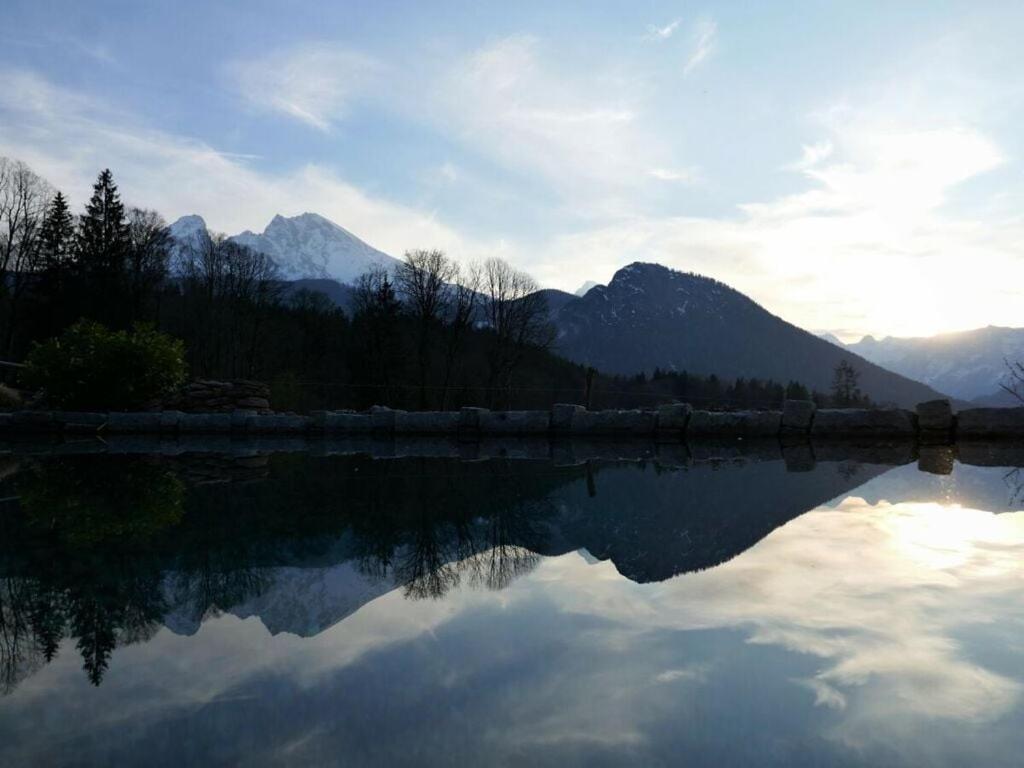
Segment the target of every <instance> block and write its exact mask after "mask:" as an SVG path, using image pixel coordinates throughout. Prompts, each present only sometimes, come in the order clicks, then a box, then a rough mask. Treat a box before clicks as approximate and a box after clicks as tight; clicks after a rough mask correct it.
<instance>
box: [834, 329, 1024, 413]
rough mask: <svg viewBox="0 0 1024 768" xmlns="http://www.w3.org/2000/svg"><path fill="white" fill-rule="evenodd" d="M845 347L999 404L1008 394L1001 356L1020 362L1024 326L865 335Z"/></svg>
mask: <svg viewBox="0 0 1024 768" xmlns="http://www.w3.org/2000/svg"><path fill="white" fill-rule="evenodd" d="M847 348H848V349H850V350H851V351H853V352H856V353H857V354H858V355H860V356H861V357H864V358H866V359H867V360H870V361H871V362H873V363H877V364H878V365H881V366H884V367H886V368H888V369H889V370H891V371H896V372H897V373H901V374H903V375H904V376H909V377H910V378H913V379H917V380H919V381H923V382H925V383H926V384H929V385H931V386H933V387H935V388H936V389H940V390H942V391H943V392H948V393H949V394H951V395H953V396H955V397H959V398H962V399H964V400H976V399H982V400H984V401H985V402H986V403H994V404H999V403H1002V402H1003V401H1004V400H1005V399H1006V398H1007V397H1008V396H1006V395H1004V394H1002V391H1001V390H1000V388H999V385H1000V384H1001V383H1002V382H1003V380H1004V379H1005V378H1006V363H1005V361H1006V360H1013V361H1018V360H1019V361H1024V328H1000V327H996V326H994V325H990V326H988V327H987V328H977V329H975V330H973V331H961V332H959V333H943V334H939V335H938V336H929V337H923V338H922V337H918V338H893V337H891V336H888V337H886V338H884V339H875V338H873V337H871V336H865V337H864V338H863V339H861V340H860V341H858V342H857V343H855V344H850V345H848V347H847ZM1006 404H1008V403H1006Z"/></svg>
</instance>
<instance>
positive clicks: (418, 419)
mask: <svg viewBox="0 0 1024 768" xmlns="http://www.w3.org/2000/svg"><path fill="white" fill-rule="evenodd" d="M460 419H461V415H460V414H459V412H458V411H396V412H395V432H397V433H401V434H418V435H441V434H455V433H456V432H458V430H459V420H460Z"/></svg>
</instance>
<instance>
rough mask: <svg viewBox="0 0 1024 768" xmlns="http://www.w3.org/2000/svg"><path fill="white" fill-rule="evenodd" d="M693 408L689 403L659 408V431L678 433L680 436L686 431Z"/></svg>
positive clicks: (660, 406)
mask: <svg viewBox="0 0 1024 768" xmlns="http://www.w3.org/2000/svg"><path fill="white" fill-rule="evenodd" d="M692 412H693V406H691V405H690V404H689V403H668V404H666V405H659V406H658V431H659V432H667V431H671V432H678V433H680V435H681V434H682V432H683V431H684V430H685V429H686V423H687V422H688V421H689V420H690V414H691V413H692Z"/></svg>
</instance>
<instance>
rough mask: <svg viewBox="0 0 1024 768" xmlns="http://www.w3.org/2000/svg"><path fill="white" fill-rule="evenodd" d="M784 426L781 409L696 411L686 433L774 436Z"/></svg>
mask: <svg viewBox="0 0 1024 768" xmlns="http://www.w3.org/2000/svg"><path fill="white" fill-rule="evenodd" d="M781 428H782V414H781V413H780V412H779V411H694V412H693V413H692V414H690V421H689V425H688V426H687V428H686V434H687V435H688V436H689V435H693V436H701V435H721V436H736V437H773V436H775V435H778V434H779V430H780V429H781Z"/></svg>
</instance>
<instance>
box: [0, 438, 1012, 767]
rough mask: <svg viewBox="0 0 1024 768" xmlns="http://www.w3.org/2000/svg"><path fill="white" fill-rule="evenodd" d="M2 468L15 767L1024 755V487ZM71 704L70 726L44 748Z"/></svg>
mask: <svg viewBox="0 0 1024 768" xmlns="http://www.w3.org/2000/svg"><path fill="white" fill-rule="evenodd" d="M8 470H9V471H7V472H6V473H4V477H3V479H2V480H0V491H2V493H0V496H2V497H3V498H4V501H3V502H2V505H3V508H2V517H0V521H2V523H0V525H2V530H0V664H2V674H3V690H4V692H5V693H6V696H5V697H3V698H0V715H2V716H0V744H6V746H3V747H0V758H2V757H4V756H5V755H6V756H7V757H8V758H10V760H11V761H13V762H12V763H11V764H17V762H18V761H19V760H21V761H23V762H35V763H47V762H63V761H67V760H68V758H69V756H74V755H78V753H77V752H75V751H74V750H72V746H73V745H74V747H75V749H82V748H84V747H88V749H85V751H84V752H81V756H79V758H78V759H81V760H82V761H83V762H85V763H89V762H97V763H100V762H119V761H120V762H142V761H141V760H140V759H139V757H138V755H139V754H145V755H146V756H147V758H148V759H147V760H146V761H145V762H147V764H162V762H163V761H166V763H167V764H175V763H177V764H180V763H182V762H186V763H188V762H214V763H215V762H224V763H231V764H234V763H238V762H246V763H252V764H259V763H266V764H273V763H284V762H300V763H309V764H321V763H335V762H337V761H338V758H337V755H338V754H340V753H344V754H346V755H347V756H348V757H349V758H351V759H350V760H349V761H348V762H352V763H366V764H374V763H376V764H381V763H388V764H401V763H403V762H437V763H449V762H453V761H454V762H466V763H481V762H482V763H489V762H495V761H498V762H501V761H503V760H506V759H510V757H511V756H512V755H518V756H519V757H520V758H528V760H529V761H530V762H535V763H545V762H552V763H554V762H560V761H561V762H564V761H566V760H568V761H570V762H582V761H584V760H586V761H589V762H593V761H595V760H596V761H597V762H607V763H622V762H634V763H637V764H645V765H650V764H658V763H662V762H665V763H673V764H674V763H676V762H678V761H679V760H685V759H689V760H690V761H693V762H698V763H708V762H713V761H714V762H721V763H725V764H742V763H748V762H765V763H775V764H787V763H792V762H794V761H795V762H800V763H804V764H807V763H815V762H817V763H827V764H847V763H848V764H871V763H874V764H878V763H879V762H884V763H889V764H901V763H902V764H915V763H920V762H933V763H937V764H963V762H964V761H966V762H972V761H973V762H977V760H978V759H980V758H984V759H986V761H988V762H992V763H998V762H1000V761H1001V760H1003V759H1004V758H1006V759H1008V758H1009V756H1010V755H1011V754H1012V753H1013V750H1015V749H1017V748H1018V747H1020V746H1024V745H1022V744H1020V741H1021V739H1020V738H1019V737H1018V736H1016V735H1015V734H1016V733H1018V732H1019V731H1020V730H1021V729H1019V728H1018V727H1016V726H1018V725H1019V724H1020V720H1021V718H1020V714H1019V710H1020V698H1021V677H1020V675H1019V660H1020V654H1019V651H1020V650H1021V646H1020V643H1019V641H1018V640H1017V639H1016V638H1017V637H1019V630H1020V627H1021V624H1022V621H1024V611H1022V610H1020V608H1019V607H1018V606H1020V605H1021V601H1020V592H1021V589H1020V583H1021V581H1020V580H1021V576H1024V571H1022V570H1021V568H1020V566H1019V562H1020V553H1021V552H1022V551H1024V514H1021V513H1018V512H1016V511H1014V510H1015V509H1016V508H1017V506H1019V497H1018V496H1017V495H1016V494H1017V493H1018V489H1019V478H1017V476H1016V473H1015V470H1014V469H1013V468H1005V467H965V466H957V467H956V469H955V470H954V471H953V473H952V474H950V475H938V474H930V473H928V472H921V471H918V469H917V467H916V466H914V465H910V466H902V467H895V468H894V467H892V466H890V465H886V464H872V463H863V462H859V461H846V460H835V461H821V460H818V461H817V462H816V463H815V462H812V463H811V464H810V465H808V464H807V463H806V462H804V463H801V462H798V461H795V460H794V458H793V456H792V455H790V456H788V457H786V458H785V459H782V458H779V459H769V460H761V459H750V458H747V459H742V458H729V459H724V460H723V459H721V458H715V459H713V460H697V461H692V462H689V463H687V464H685V465H682V466H676V467H667V466H664V465H659V464H657V463H654V462H589V463H583V464H577V465H572V466H557V465H555V464H553V463H551V462H549V461H530V460H490V461H481V462H465V461H458V460H453V459H436V458H435V459H425V458H418V459H417V458H406V459H387V460H384V459H371V458H369V457H366V456H345V457H322V458H311V457H309V456H304V455H273V456H269V457H267V456H261V457H241V458H239V457H235V458H231V457H225V456H189V455H186V456H178V457H166V456H164V457H159V458H158V457H147V456H135V457H110V456H80V457H68V456H63V457H56V458H53V457H50V458H42V459H40V458H25V459H22V460H21V461H20V464H19V465H18V466H17V468H16V469H12V468H10V466H9V467H8ZM1004 511H1005V512H1007V513H1006V514H996V513H999V512H1004ZM72 662H74V663H73V664H72ZM78 667H82V668H83V669H84V674H83V672H82V671H81V670H79V669H78ZM95 686H99V688H96V687H95ZM354 692H358V695H355V693H354ZM44 711H47V712H64V714H65V715H66V716H67V717H63V718H61V721H62V722H63V723H65V725H60V726H58V725H56V724H53V725H50V726H47V727H45V728H43V730H42V732H40V733H34V732H33V730H32V726H31V724H32V723H39V722H48V723H55V721H53V718H52V716H50V715H47V716H45V717H44V715H43V714H42V713H43V712H44ZM142 712H145V713H147V714H146V715H145V716H141V715H140V713H142ZM72 713H77V714H78V716H79V717H81V718H82V720H81V722H79V721H77V720H75V719H74V718H71V720H70V721H69V720H68V718H69V717H70V716H71V715H72ZM40 718H43V719H42V720H40ZM68 722H74V725H67V724H66V723H68ZM951 722H952V723H957V724H958V727H959V728H960V729H961V733H960V736H954V735H953V734H952V733H951V732H950V731H949V730H948V729H947V728H946V727H945V726H944V725H943V723H951ZM701 723H702V724H703V725H698V724H701ZM83 729H85V730H83ZM111 729H116V732H117V734H118V736H117V738H116V739H115V738H114V737H113V733H114V732H115V731H114V730H111ZM962 729H967V731H964V730H962ZM964 733H969V737H966V736H964ZM738 736H742V738H738ZM158 745H162V746H161V747H160V749H157V748H156V747H157V746H158ZM1011 748H1012V749H1011ZM140 749H141V750H143V752H142V753H140V752H138V750H140ZM435 749H436V750H437V751H436V752H435V751H433V750H435ZM132 750H136V751H134V752H133V751H132ZM210 750H215V752H213V753H211V752H210ZM1018 752H1019V750H1018ZM211 754H218V755H221V759H213V760H211V759H210V756H211ZM413 757H416V758H419V759H413ZM442 757H443V758H444V759H442ZM29 758H31V759H29ZM435 758H436V759H435ZM958 760H959V761H960V762H959V763H958V762H957V761H958ZM71 762H73V760H72V761H71Z"/></svg>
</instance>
